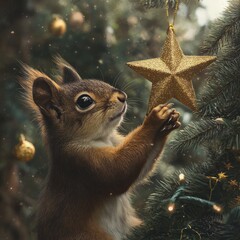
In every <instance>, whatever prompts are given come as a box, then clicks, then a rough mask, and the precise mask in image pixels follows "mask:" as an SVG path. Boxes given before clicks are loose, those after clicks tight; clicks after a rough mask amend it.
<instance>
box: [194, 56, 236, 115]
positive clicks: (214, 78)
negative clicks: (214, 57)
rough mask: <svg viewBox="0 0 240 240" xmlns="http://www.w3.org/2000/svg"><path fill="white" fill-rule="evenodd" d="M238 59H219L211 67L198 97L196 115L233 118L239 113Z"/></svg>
mask: <svg viewBox="0 0 240 240" xmlns="http://www.w3.org/2000/svg"><path fill="white" fill-rule="evenodd" d="M239 69H240V59H239V60H238V61H236V60H233V61H223V60H219V61H218V62H217V63H216V64H215V65H214V66H212V67H211V72H210V73H209V77H208V80H207V82H206V84H205V86H204V87H203V88H202V92H201V93H200V94H199V97H198V116H201V117H227V118H234V117H236V116H238V115H240V109H239V107H238V106H239V105H240V97H239V92H240V70H239Z"/></svg>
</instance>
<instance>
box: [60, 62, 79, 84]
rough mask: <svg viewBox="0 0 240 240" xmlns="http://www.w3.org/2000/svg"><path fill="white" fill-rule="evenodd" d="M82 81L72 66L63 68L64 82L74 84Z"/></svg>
mask: <svg viewBox="0 0 240 240" xmlns="http://www.w3.org/2000/svg"><path fill="white" fill-rule="evenodd" d="M79 80H82V78H81V77H80V76H79V75H78V73H77V72H76V71H75V70H74V69H73V68H72V67H70V66H63V82H64V83H72V82H77V81H79Z"/></svg>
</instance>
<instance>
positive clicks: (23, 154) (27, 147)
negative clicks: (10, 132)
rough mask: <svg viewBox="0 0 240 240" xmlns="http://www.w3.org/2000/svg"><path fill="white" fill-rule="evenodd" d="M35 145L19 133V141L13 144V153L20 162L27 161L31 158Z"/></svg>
mask: <svg viewBox="0 0 240 240" xmlns="http://www.w3.org/2000/svg"><path fill="white" fill-rule="evenodd" d="M34 154H35V147H34V146H33V144H32V143H30V142H28V141H26V140H25V137H24V135H23V134H21V135H20V139H19V143H18V144H17V145H16V146H15V149H14V155H15V157H16V158H17V159H18V160H19V161H22V162H28V161H30V160H32V159H33V157H34Z"/></svg>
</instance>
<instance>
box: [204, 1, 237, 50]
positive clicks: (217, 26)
mask: <svg viewBox="0 0 240 240" xmlns="http://www.w3.org/2000/svg"><path fill="white" fill-rule="evenodd" d="M239 30H240V2H239V1H238V0H231V1H229V6H228V8H227V9H226V10H225V12H224V13H223V15H222V17H221V18H219V19H218V20H217V21H215V22H214V23H213V24H212V26H211V28H210V33H209V34H208V36H207V38H206V40H205V41H204V44H203V47H202V52H203V53H204V54H212V53H217V52H218V51H219V49H220V47H221V46H222V45H223V44H224V43H225V42H228V41H231V39H232V38H233V37H235V36H237V34H236V33H237V32H239Z"/></svg>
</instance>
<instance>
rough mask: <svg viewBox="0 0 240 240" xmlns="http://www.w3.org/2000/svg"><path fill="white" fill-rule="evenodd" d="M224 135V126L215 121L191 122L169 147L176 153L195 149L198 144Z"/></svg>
mask: <svg viewBox="0 0 240 240" xmlns="http://www.w3.org/2000/svg"><path fill="white" fill-rule="evenodd" d="M224 130H225V131H224ZM225 133H226V125H222V124H219V123H217V122H216V121H215V120H201V121H198V122H192V123H190V124H189V125H188V126H187V127H185V128H184V130H181V131H179V133H178V134H177V135H176V136H175V138H174V139H173V140H172V141H171V143H170V146H171V148H173V149H174V150H176V151H183V150H186V149H195V148H196V147H197V146H199V145H200V144H203V143H205V142H206V141H212V140H213V139H214V138H219V135H224V134H225Z"/></svg>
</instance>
